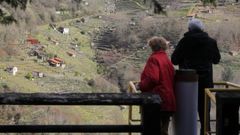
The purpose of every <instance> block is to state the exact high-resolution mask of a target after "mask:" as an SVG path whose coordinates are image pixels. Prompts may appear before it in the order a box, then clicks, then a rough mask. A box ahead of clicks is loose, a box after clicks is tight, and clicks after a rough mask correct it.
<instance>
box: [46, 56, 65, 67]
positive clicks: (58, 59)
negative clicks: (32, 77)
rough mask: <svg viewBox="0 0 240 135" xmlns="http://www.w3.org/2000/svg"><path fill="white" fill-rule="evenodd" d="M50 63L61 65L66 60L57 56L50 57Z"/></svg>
mask: <svg viewBox="0 0 240 135" xmlns="http://www.w3.org/2000/svg"><path fill="white" fill-rule="evenodd" d="M48 63H49V65H50V66H53V67H60V66H62V65H63V64H64V61H63V60H62V59H60V58H57V57H55V58H52V59H49V60H48Z"/></svg>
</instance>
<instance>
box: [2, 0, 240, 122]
mask: <svg viewBox="0 0 240 135" xmlns="http://www.w3.org/2000/svg"><path fill="white" fill-rule="evenodd" d="M58 2H59V3H58ZM194 5H195V4H194V3H192V2H181V1H180V2H176V1H175V2H174V1H173V2H172V3H170V4H169V5H165V6H166V13H167V14H166V15H163V14H160V15H156V14H153V13H152V10H151V9H150V8H149V7H148V6H147V5H142V3H141V1H139V0H97V1H96V0H86V1H85V2H83V3H81V4H80V5H79V7H78V6H76V3H72V1H71V0H66V1H63V0H60V1H59V0H51V2H49V1H47V0H46V1H45V0H43V1H42V0H41V1H39V0H35V1H34V0H33V2H32V3H29V4H28V6H27V9H26V10H25V11H22V10H20V9H16V11H18V12H16V13H15V14H14V16H15V17H16V18H17V19H18V20H20V21H19V22H20V23H18V24H12V25H8V26H4V25H2V26H0V28H1V29H0V38H1V43H0V91H1V92H27V93H35V92H46V93H71V92H79V93H95V92H126V90H127V88H128V81H130V80H139V76H140V73H141V71H142V69H143V67H144V64H145V62H146V59H147V58H148V56H149V54H150V53H151V51H150V49H149V48H148V47H147V46H146V44H147V40H148V39H149V38H150V37H152V36H155V35H162V36H164V37H166V38H167V39H168V40H170V41H171V44H172V46H171V49H174V46H176V45H177V43H178V41H179V39H180V38H181V37H182V36H183V34H184V32H186V31H187V21H188V18H187V17H186V15H187V14H188V12H189V11H190V9H192V8H193V6H194ZM2 6H4V5H2ZM4 7H5V8H6V9H7V10H8V12H14V11H15V9H11V8H9V7H7V6H6V5H5V6H4ZM59 9H61V12H60V14H59V12H58V11H59ZM63 9H64V10H63ZM41 11H45V12H41ZM209 11H211V13H210V12H209ZM239 11H240V5H232V4H229V5H228V4H227V5H225V6H219V7H217V8H210V7H202V6H201V5H200V6H197V7H195V11H194V12H196V13H197V17H198V18H200V19H202V20H203V21H204V23H205V28H206V31H207V32H208V33H209V34H210V35H211V36H212V37H213V38H215V39H217V41H218V45H219V48H220V50H221V54H222V57H223V58H222V60H221V63H220V64H219V65H216V66H214V80H215V81H221V80H226V81H233V82H235V83H240V80H239V78H238V74H239V73H240V68H239V67H240V66H239V65H240V61H239V60H240V55H239V51H240V50H239V47H240V40H239V39H240V31H239V29H238V28H239V27H240V16H239V14H238V12H239ZM43 16H44V17H43ZM64 28H65V29H64ZM222 31H224V32H222ZM32 42H34V43H32ZM35 42H37V43H35ZM38 42H40V43H38ZM171 51H172V50H170V51H169V55H170V54H171ZM233 53H234V55H233ZM56 59H60V62H59V63H55V62H56ZM58 64H59V66H60V67H58V66H57V65H58ZM8 67H9V69H10V67H17V68H18V72H17V73H16V75H15V76H14V75H13V74H12V73H11V72H7V71H6V69H8ZM40 73H41V74H43V76H41V75H40ZM40 76H41V77H40ZM1 114H2V116H3V117H1V118H0V122H1V123H3V124H9V123H10V124H56V123H57V124H76V123H81V124H85V123H86V124H98V123H106V124H116V123H117V124H119V123H126V122H127V109H126V110H121V108H120V107H118V106H116V107H97V106H96V107H82V106H81V107H78V106H75V107H52V106H50V107H45V106H44V107H43V106H40V107H28V106H24V107H19V106H14V107H12V106H7V107H5V108H4V107H3V109H2V110H1ZM96 114H98V115H96ZM136 114H137V113H136Z"/></svg>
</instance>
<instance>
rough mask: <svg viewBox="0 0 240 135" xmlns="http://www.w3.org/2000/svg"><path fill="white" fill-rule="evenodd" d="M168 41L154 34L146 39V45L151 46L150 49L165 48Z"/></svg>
mask: <svg viewBox="0 0 240 135" xmlns="http://www.w3.org/2000/svg"><path fill="white" fill-rule="evenodd" d="M168 43H169V42H168V41H167V40H166V39H165V38H164V37H157V36H154V37H152V38H150V39H149V40H148V45H149V46H150V47H151V49H152V51H159V50H161V49H162V50H164V51H165V50H167V49H168Z"/></svg>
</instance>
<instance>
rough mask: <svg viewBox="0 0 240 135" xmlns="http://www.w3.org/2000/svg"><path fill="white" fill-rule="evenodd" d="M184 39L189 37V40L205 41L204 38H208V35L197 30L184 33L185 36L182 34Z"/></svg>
mask: <svg viewBox="0 0 240 135" xmlns="http://www.w3.org/2000/svg"><path fill="white" fill-rule="evenodd" d="M184 37H185V38H188V37H190V38H193V39H196V40H197V39H200V40H201V39H206V38H208V37H209V36H208V34H207V33H206V32H203V31H200V30H198V31H188V32H186V33H185V34H184Z"/></svg>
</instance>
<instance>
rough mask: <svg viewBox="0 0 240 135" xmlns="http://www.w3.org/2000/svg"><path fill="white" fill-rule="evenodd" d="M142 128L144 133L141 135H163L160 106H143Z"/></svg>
mask: <svg viewBox="0 0 240 135" xmlns="http://www.w3.org/2000/svg"><path fill="white" fill-rule="evenodd" d="M141 109H142V113H141V117H142V126H143V132H142V134H141V135H161V132H160V127H161V122H160V121H161V113H160V112H161V111H160V105H159V104H156V105H154V104H153V105H144V106H142V108H141Z"/></svg>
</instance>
